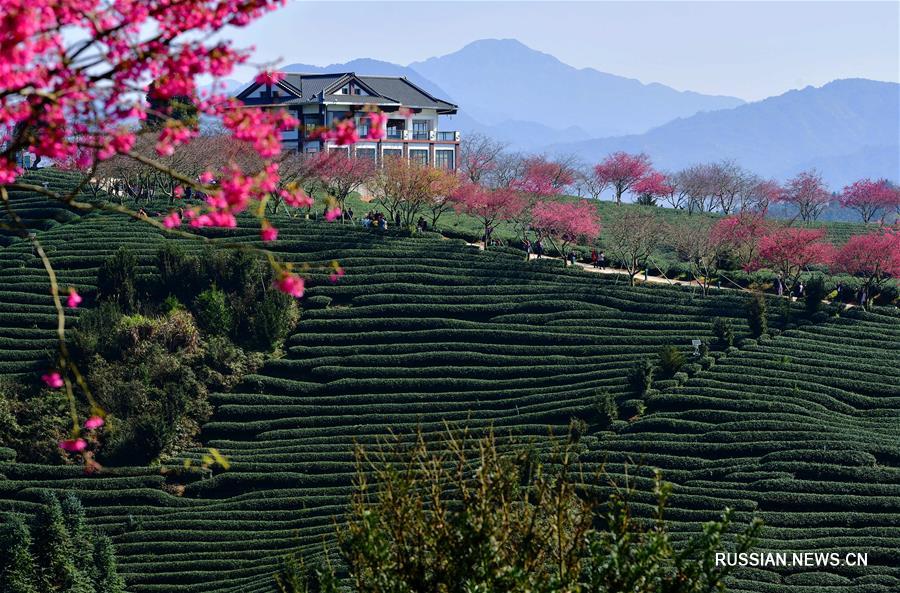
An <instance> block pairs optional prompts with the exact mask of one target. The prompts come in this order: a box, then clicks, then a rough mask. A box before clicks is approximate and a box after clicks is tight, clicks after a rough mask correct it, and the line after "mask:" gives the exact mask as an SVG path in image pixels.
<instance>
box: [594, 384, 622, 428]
mask: <svg viewBox="0 0 900 593" xmlns="http://www.w3.org/2000/svg"><path fill="white" fill-rule="evenodd" d="M594 412H595V414H596V416H597V419H598V422H599V425H600V427H601V428H607V427H610V426H612V425H613V423H614V422H615V421H616V420H618V419H619V408H618V406H616V398H615V397H613V395H612V394H611V393H610V392H608V391H601V392H599V393H598V394H597V397H596V401H595V403H594Z"/></svg>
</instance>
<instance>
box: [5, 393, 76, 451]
mask: <svg viewBox="0 0 900 593" xmlns="http://www.w3.org/2000/svg"><path fill="white" fill-rule="evenodd" d="M67 420H68V418H67V416H66V410H65V401H64V400H63V398H61V397H60V395H59V393H58V392H55V391H53V390H51V389H46V388H44V389H41V388H38V387H37V386H35V385H25V384H23V383H21V382H20V381H17V380H15V379H13V378H11V377H4V376H0V446H4V447H9V448H10V449H13V450H14V451H16V458H17V459H18V460H19V461H20V462H23V463H59V462H60V461H61V460H62V454H61V451H60V449H59V447H58V446H57V442H59V440H60V439H62V438H63V436H64V435H65V433H66V422H67Z"/></svg>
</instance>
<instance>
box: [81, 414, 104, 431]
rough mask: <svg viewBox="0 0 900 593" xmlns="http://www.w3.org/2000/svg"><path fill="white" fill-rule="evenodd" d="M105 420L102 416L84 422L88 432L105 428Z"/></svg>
mask: <svg viewBox="0 0 900 593" xmlns="http://www.w3.org/2000/svg"><path fill="white" fill-rule="evenodd" d="M103 424H104V423H103V418H101V417H100V416H91V417H90V418H88V419H87V420H85V421H84V427H85V428H86V429H87V430H94V429H97V428H100V427H101V426H103Z"/></svg>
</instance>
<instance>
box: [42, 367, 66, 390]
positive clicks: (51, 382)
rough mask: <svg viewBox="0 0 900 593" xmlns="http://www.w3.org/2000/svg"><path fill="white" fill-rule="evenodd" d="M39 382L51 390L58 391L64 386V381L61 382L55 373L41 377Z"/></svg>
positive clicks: (60, 377) (61, 379) (58, 375)
mask: <svg viewBox="0 0 900 593" xmlns="http://www.w3.org/2000/svg"><path fill="white" fill-rule="evenodd" d="M41 380H42V381H43V382H44V383H46V384H47V387H50V388H52V389H59V388H60V387H62V386H63V385H65V381H63V378H62V376H61V375H60V374H59V373H57V372H56V371H54V372H52V373H47V374H44V375H41Z"/></svg>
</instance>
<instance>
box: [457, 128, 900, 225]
mask: <svg viewBox="0 0 900 593" xmlns="http://www.w3.org/2000/svg"><path fill="white" fill-rule="evenodd" d="M533 161H534V158H533V157H525V156H522V155H517V154H514V153H510V152H508V151H506V146H505V145H504V144H503V143H502V142H498V141H495V140H491V139H489V138H487V137H485V136H482V135H480V134H471V135H467V136H466V137H465V138H464V139H463V142H462V158H461V159H460V169H461V171H462V173H463V175H464V176H465V178H466V179H467V180H468V181H470V182H472V183H476V184H484V185H487V186H490V187H494V188H509V187H515V186H516V185H521V182H520V181H519V180H521V179H524V178H525V177H526V175H527V171H528V169H529V164H530V163H531V162H533ZM544 161H545V163H546V164H545V165H544V166H545V168H546V169H555V174H554V175H552V176H551V175H547V174H545V175H543V176H542V177H543V178H545V179H547V178H553V179H554V181H555V182H556V183H557V187H558V189H561V190H566V191H569V192H571V193H574V194H577V195H579V196H587V197H591V198H593V199H599V198H600V196H601V195H602V194H603V192H604V191H607V190H610V191H611V192H612V195H613V199H614V200H615V202H616V204H621V202H622V199H623V198H624V197H625V195H626V194H630V195H631V196H632V197H633V199H634V200H635V201H636V202H638V203H642V204H646V205H656V204H658V203H662V204H665V205H667V206H670V207H672V208H675V209H683V210H686V211H687V212H688V213H694V212H721V213H723V214H725V215H728V214H732V213H734V212H740V211H747V210H757V211H765V210H767V209H768V208H769V206H770V205H772V204H776V203H782V204H788V205H790V206H791V207H792V208H793V209H794V210H795V211H796V212H797V216H799V217H800V218H801V219H802V220H804V221H807V222H808V221H813V220H816V219H817V218H818V217H819V216H820V215H821V213H822V211H823V210H824V209H825V208H826V207H828V206H829V205H831V204H833V203H838V204H840V205H841V206H843V207H845V208H850V209H852V210H855V211H856V212H857V213H859V215H860V217H861V218H862V220H863V221H864V222H867V223H868V222H870V221H873V220H876V219H878V218H881V219H885V218H889V217H890V216H892V215H894V214H900V188H898V187H897V186H896V185H894V184H892V183H890V182H889V181H887V180H884V179H880V180H872V179H861V180H859V181H857V182H855V183H853V184H852V185H849V186H847V187H845V188H844V189H843V191H841V192H840V193H835V192H832V191H831V190H830V189H829V188H828V187H827V185H826V184H825V182H824V181H823V179H822V176H821V175H820V174H819V173H818V172H816V171H814V170H810V171H804V172H802V173H800V174H798V175H797V176H795V177H793V178H791V179H789V180H787V181H786V182H785V183H783V184H782V183H779V182H778V181H776V180H774V179H765V178H762V177H760V176H758V175H756V174H754V173H752V172H751V171H747V170H746V169H744V168H742V167H741V166H740V165H738V164H737V163H735V162H733V161H728V160H725V161H721V162H717V163H701V164H696V165H692V166H690V167H687V168H684V169H682V170H680V171H675V172H662V171H657V170H656V169H654V167H653V163H652V162H651V160H650V158H649V157H648V156H647V155H646V154H628V153H625V152H615V153H612V154H610V155H608V156H607V157H606V158H604V159H603V160H602V161H601V162H600V163H598V164H596V165H594V166H590V165H587V164H585V163H583V162H581V161H580V160H579V159H578V158H577V157H574V156H563V157H560V158H558V159H556V160H554V161H546V159H544Z"/></svg>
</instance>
